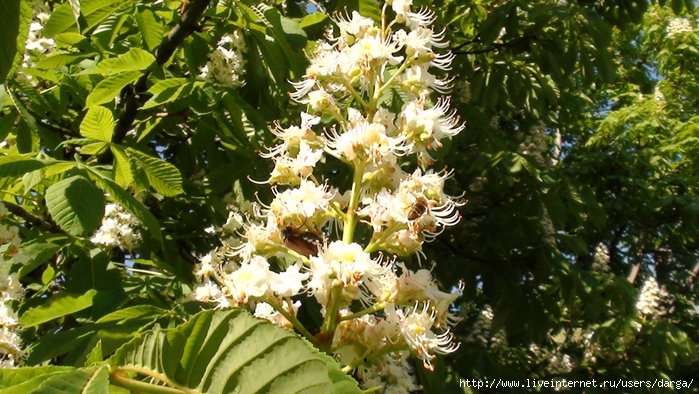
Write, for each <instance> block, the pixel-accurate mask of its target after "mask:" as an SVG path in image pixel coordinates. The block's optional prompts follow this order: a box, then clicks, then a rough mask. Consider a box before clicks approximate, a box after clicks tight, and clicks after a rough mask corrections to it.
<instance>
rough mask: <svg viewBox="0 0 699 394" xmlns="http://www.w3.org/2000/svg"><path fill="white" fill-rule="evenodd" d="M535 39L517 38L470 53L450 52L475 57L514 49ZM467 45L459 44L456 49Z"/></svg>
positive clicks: (528, 37) (530, 36)
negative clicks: (478, 54) (504, 49)
mask: <svg viewBox="0 0 699 394" xmlns="http://www.w3.org/2000/svg"><path fill="white" fill-rule="evenodd" d="M535 39H536V36H535V35H528V36H523V37H520V38H517V39H515V40H512V41H507V42H503V43H492V44H490V47H488V48H484V49H474V50H472V51H461V50H458V49H455V50H452V52H453V53H454V54H455V55H475V54H477V53H487V52H496V51H499V50H500V49H502V48H513V47H516V46H518V45H521V44H524V43H525V42H527V41H533V40H535ZM467 44H469V43H468V42H466V43H463V44H460V45H459V46H457V47H456V48H461V47H463V46H466V45H467Z"/></svg>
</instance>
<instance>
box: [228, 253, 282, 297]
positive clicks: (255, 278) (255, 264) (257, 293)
mask: <svg viewBox="0 0 699 394" xmlns="http://www.w3.org/2000/svg"><path fill="white" fill-rule="evenodd" d="M271 278H272V272H271V271H270V270H269V263H268V262H267V259H265V258H264V257H261V256H253V257H252V258H251V259H250V261H249V262H247V263H243V264H241V265H240V268H238V269H237V270H235V271H233V272H231V273H230V274H227V275H225V276H224V278H223V284H224V286H226V291H227V293H228V295H229V296H230V297H231V298H232V299H233V302H234V304H247V303H248V301H249V299H250V297H258V298H259V297H265V296H266V295H268V292H269V290H270V288H269V287H270V279H271Z"/></svg>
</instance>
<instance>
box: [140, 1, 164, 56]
mask: <svg viewBox="0 0 699 394" xmlns="http://www.w3.org/2000/svg"><path fill="white" fill-rule="evenodd" d="M136 23H138V29H139V30H140V31H141V35H143V42H144V43H145V44H146V47H148V49H149V50H151V51H155V49H156V48H157V47H158V46H159V45H160V42H161V41H162V40H163V32H164V30H165V28H164V27H163V25H162V24H161V23H160V22H158V20H157V19H156V18H155V14H154V13H153V11H151V10H143V11H141V12H139V13H137V14H136Z"/></svg>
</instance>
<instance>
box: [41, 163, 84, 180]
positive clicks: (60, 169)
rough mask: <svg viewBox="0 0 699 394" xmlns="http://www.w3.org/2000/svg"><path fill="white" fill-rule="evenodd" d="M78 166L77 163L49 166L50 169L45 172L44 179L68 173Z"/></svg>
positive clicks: (47, 168)
mask: <svg viewBox="0 0 699 394" xmlns="http://www.w3.org/2000/svg"><path fill="white" fill-rule="evenodd" d="M75 166H76V163H75V162H72V161H70V162H65V161H60V162H56V163H53V164H49V166H48V167H46V169H45V170H44V177H46V178H50V177H52V176H54V175H58V174H62V173H64V172H66V171H70V170H71V169H73V168H74V167H75Z"/></svg>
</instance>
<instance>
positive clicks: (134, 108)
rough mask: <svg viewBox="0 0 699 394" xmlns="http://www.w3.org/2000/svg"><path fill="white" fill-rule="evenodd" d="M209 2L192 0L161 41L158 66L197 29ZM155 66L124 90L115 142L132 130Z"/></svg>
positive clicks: (115, 128) (157, 52)
mask: <svg viewBox="0 0 699 394" xmlns="http://www.w3.org/2000/svg"><path fill="white" fill-rule="evenodd" d="M209 3H211V0H191V1H190V5H189V8H187V11H186V12H185V13H184V15H182V19H180V21H179V23H177V25H176V26H175V27H174V28H173V29H172V30H170V33H169V34H168V35H167V37H165V38H164V39H163V41H162V42H161V43H160V47H159V48H158V50H156V51H155V62H156V65H157V67H160V66H162V65H164V64H165V63H167V61H168V60H170V58H171V57H172V55H173V54H174V53H175V51H176V50H177V47H178V46H179V45H180V44H182V42H183V41H184V39H185V38H187V36H189V35H190V34H192V33H193V32H194V31H195V30H196V29H197V26H198V24H197V21H198V20H199V18H201V16H202V14H203V13H204V11H205V10H206V8H207V7H208V6H209ZM153 68H154V67H153V66H151V67H150V68H149V69H148V70H146V72H144V73H143V75H141V78H139V79H138V81H136V84H135V85H134V86H133V87H127V88H125V89H124V90H123V91H122V102H124V113H123V114H122V115H121V116H120V117H119V120H118V121H117V124H116V126H115V127H114V137H112V142H113V143H115V144H121V143H122V142H124V138H126V133H127V132H128V131H129V130H131V128H132V126H133V122H134V120H136V115H138V108H139V107H140V106H141V95H142V94H143V93H145V92H146V91H147V90H148V89H147V88H148V77H149V76H150V73H151V72H152V71H153Z"/></svg>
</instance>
